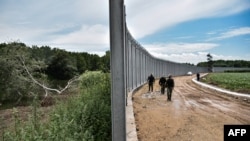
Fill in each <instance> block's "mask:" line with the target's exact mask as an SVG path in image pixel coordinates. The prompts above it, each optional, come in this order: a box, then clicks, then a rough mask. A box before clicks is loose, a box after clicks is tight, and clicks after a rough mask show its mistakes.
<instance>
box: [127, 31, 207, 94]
mask: <svg viewBox="0 0 250 141" xmlns="http://www.w3.org/2000/svg"><path fill="white" fill-rule="evenodd" d="M124 54H125V55H124V56H125V62H124V63H125V68H126V69H125V76H126V77H125V78H126V86H125V87H126V88H127V90H128V91H130V90H132V89H134V88H136V87H138V86H140V85H142V84H144V83H145V82H146V81H147V77H148V76H149V75H150V74H153V75H154V76H155V77H156V78H158V77H161V76H167V75H168V74H171V75H173V76H179V75H186V74H187V73H188V72H192V73H198V72H199V73H202V72H207V70H208V69H207V67H197V66H192V65H188V64H182V63H177V62H173V61H168V60H163V59H161V58H157V57H154V56H152V55H151V54H150V53H149V52H148V51H147V50H146V49H145V48H143V46H142V45H140V44H139V43H138V42H137V41H136V40H135V39H134V38H133V36H132V35H131V34H130V32H129V31H128V29H127V28H125V52H124Z"/></svg>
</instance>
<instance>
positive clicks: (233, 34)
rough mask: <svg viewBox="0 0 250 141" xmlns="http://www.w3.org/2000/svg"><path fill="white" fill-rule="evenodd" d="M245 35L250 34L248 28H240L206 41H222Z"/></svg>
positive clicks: (249, 28)
mask: <svg viewBox="0 0 250 141" xmlns="http://www.w3.org/2000/svg"><path fill="white" fill-rule="evenodd" d="M247 34H250V27H241V28H237V29H230V30H229V31H227V32H224V33H221V34H220V35H219V36H218V37H213V38H210V39H208V40H207V41H213V40H223V39H227V38H232V37H236V36H241V35H247Z"/></svg>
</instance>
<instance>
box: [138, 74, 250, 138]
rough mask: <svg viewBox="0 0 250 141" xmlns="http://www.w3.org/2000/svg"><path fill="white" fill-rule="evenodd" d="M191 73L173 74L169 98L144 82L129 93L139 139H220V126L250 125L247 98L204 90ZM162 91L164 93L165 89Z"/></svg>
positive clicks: (156, 87)
mask: <svg viewBox="0 0 250 141" xmlns="http://www.w3.org/2000/svg"><path fill="white" fill-rule="evenodd" d="M193 77H195V76H194V75H193V76H180V77H174V80H175V88H174V91H173V95H172V101H167V96H166V94H164V95H161V94H160V86H159V84H158V81H156V82H155V84H154V92H151V93H149V92H148V86H147V85H144V86H143V87H142V88H140V89H139V90H138V91H137V92H135V94H134V95H133V108H134V115H135V124H136V130H137V136H138V140H139V141H201V140H202V141H223V140H224V132H223V129H224V125H226V124H250V101H249V100H248V99H241V98H238V97H232V96H228V95H226V94H222V93H219V92H216V91H213V90H209V89H205V88H202V87H200V86H198V85H197V84H195V83H193V82H192V81H191V79H192V78H193ZM165 93H166V92H165Z"/></svg>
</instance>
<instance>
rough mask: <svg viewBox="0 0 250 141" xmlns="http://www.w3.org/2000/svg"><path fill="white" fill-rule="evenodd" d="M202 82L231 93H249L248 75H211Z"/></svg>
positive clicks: (249, 79) (249, 76)
mask: <svg viewBox="0 0 250 141" xmlns="http://www.w3.org/2000/svg"><path fill="white" fill-rule="evenodd" d="M202 81H203V82H205V83H209V84H212V85H216V86H218V87H222V88H225V89H228V90H231V91H235V92H242V93H250V73H211V74H208V75H207V76H205V77H204V78H203V79H202Z"/></svg>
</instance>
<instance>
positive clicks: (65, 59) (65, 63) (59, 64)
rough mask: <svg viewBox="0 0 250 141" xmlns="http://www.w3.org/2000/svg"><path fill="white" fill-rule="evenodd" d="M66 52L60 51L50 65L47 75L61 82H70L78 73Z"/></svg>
mask: <svg viewBox="0 0 250 141" xmlns="http://www.w3.org/2000/svg"><path fill="white" fill-rule="evenodd" d="M71 59H72V58H70V56H69V55H68V54H67V53H66V52H64V51H58V52H57V53H56V54H55V56H53V57H52V60H51V62H50V63H49V64H48V68H47V73H48V74H49V75H50V76H51V77H53V78H55V79H59V80H69V79H70V78H72V77H73V76H74V75H75V73H76V70H77V69H76V65H75V64H73V61H72V60H71Z"/></svg>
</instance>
